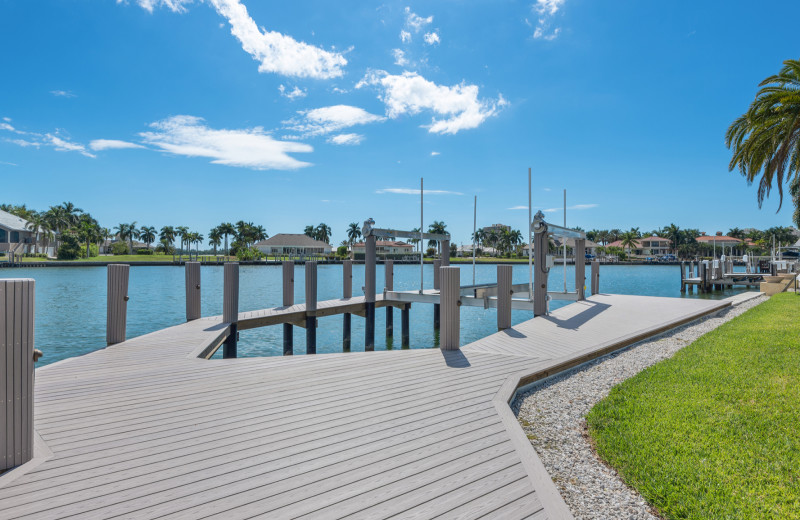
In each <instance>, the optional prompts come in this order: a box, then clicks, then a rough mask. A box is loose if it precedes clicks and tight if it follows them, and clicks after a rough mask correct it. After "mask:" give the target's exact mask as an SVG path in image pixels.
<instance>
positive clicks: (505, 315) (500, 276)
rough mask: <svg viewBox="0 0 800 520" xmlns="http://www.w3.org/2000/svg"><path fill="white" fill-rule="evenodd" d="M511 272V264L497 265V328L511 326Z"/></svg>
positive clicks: (502, 328)
mask: <svg viewBox="0 0 800 520" xmlns="http://www.w3.org/2000/svg"><path fill="white" fill-rule="evenodd" d="M511 274H512V267H511V266H510V265H498V266H497V330H505V329H509V328H511V294H512V290H511Z"/></svg>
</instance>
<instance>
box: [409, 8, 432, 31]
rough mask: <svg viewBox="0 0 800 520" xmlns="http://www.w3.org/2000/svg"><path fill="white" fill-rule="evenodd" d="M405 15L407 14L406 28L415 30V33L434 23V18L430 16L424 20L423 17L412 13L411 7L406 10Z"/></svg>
mask: <svg viewBox="0 0 800 520" xmlns="http://www.w3.org/2000/svg"><path fill="white" fill-rule="evenodd" d="M405 13H406V26H407V27H409V28H411V29H413V30H414V31H415V32H419V31H421V30H422V28H423V27H425V26H426V25H430V24H432V23H433V16H428V17H426V18H423V17H422V16H419V15H418V14H416V13H415V12H413V11H411V8H410V7H406V8H405Z"/></svg>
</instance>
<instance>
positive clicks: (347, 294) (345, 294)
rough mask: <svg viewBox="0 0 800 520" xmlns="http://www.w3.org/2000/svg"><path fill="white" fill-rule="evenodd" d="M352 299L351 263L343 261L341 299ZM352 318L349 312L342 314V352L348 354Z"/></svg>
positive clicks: (350, 261)
mask: <svg viewBox="0 0 800 520" xmlns="http://www.w3.org/2000/svg"><path fill="white" fill-rule="evenodd" d="M352 297H353V261H352V260H345V261H344V262H342V298H345V299H347V298H352ZM351 324H352V316H351V315H350V313H349V312H346V313H344V317H343V318H342V352H350V339H351V338H350V334H351V333H350V327H351Z"/></svg>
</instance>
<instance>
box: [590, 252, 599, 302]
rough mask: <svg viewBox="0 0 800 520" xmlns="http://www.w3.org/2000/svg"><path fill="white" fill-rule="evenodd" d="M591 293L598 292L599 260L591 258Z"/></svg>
mask: <svg viewBox="0 0 800 520" xmlns="http://www.w3.org/2000/svg"><path fill="white" fill-rule="evenodd" d="M591 276H592V281H591V284H592V295H595V294H598V293H599V292H600V262H599V261H598V260H592V273H591Z"/></svg>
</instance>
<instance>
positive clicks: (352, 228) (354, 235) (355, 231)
mask: <svg viewBox="0 0 800 520" xmlns="http://www.w3.org/2000/svg"><path fill="white" fill-rule="evenodd" d="M359 238H361V226H359V225H358V222H351V223H350V225H349V226H347V241H348V242H347V243H348V245H350V246H352V245H353V244H355V242H356V240H358V239H359Z"/></svg>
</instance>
